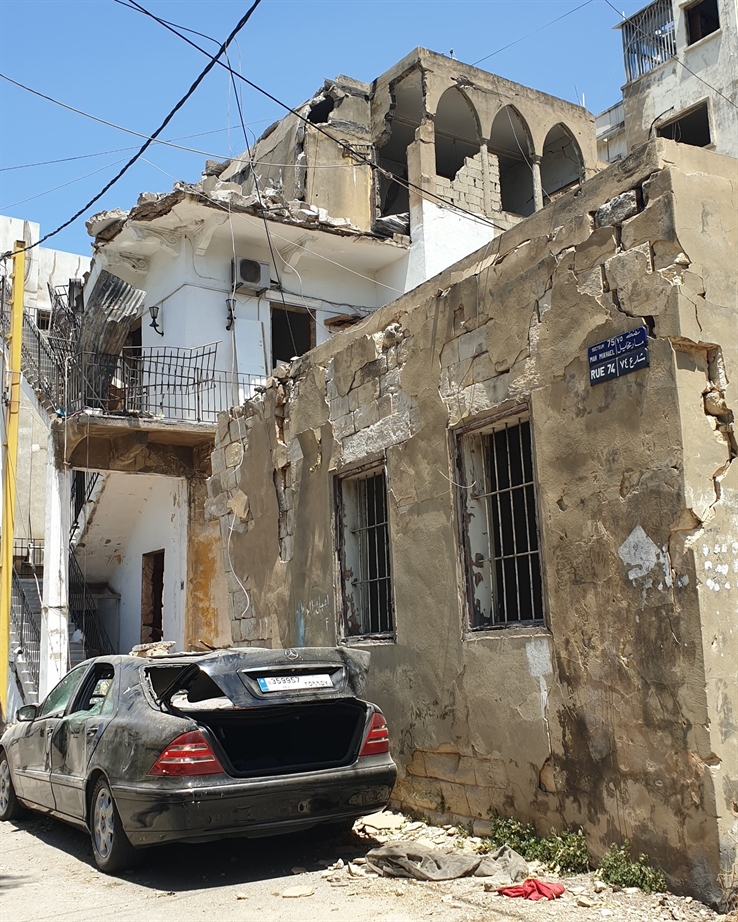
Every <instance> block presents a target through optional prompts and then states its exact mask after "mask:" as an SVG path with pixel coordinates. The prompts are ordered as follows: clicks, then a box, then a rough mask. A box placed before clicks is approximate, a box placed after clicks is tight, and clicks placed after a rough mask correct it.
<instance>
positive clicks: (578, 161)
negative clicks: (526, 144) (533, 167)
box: [541, 122, 584, 201]
mask: <svg viewBox="0 0 738 922" xmlns="http://www.w3.org/2000/svg"><path fill="white" fill-rule="evenodd" d="M583 177H584V160H583V158H582V152H581V150H580V149H579V145H578V144H577V142H576V141H575V139H574V136H573V135H572V133H571V132H570V131H569V129H568V128H567V127H566V125H563V124H562V123H561V122H559V123H558V124H556V125H554V126H553V128H551V130H550V131H549V132H548V134H547V135H546V140H545V141H544V142H543V155H542V157H541V185H542V186H543V196H544V201H550V200H551V198H552V197H553V196H555V195H556V193H557V192H561V191H562V190H564V189H568V188H569V187H570V186H572V185H574V184H575V183H579V182H580V180H581V179H582V178H583Z"/></svg>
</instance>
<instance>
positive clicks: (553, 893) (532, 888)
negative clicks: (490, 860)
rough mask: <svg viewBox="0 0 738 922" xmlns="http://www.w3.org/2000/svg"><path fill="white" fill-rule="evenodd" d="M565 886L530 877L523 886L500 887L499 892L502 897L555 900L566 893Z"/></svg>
mask: <svg viewBox="0 0 738 922" xmlns="http://www.w3.org/2000/svg"><path fill="white" fill-rule="evenodd" d="M564 889H565V887H564V885H563V884H546V883H544V882H543V881H542V880H536V879H535V877H529V878H528V880H524V881H523V883H522V884H514V885H513V886H512V887H498V888H497V892H498V893H500V894H502V896H522V898H523V899H524V900H555V899H556V898H557V897H559V896H561V894H562V893H563V892H564Z"/></svg>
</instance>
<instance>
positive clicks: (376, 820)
mask: <svg viewBox="0 0 738 922" xmlns="http://www.w3.org/2000/svg"><path fill="white" fill-rule="evenodd" d="M360 822H361V823H363V825H364V826H370V827H371V828H372V829H399V828H400V826H403V825H404V824H405V817H404V816H402V814H400V813H384V812H382V813H371V814H370V815H369V816H363V817H362V818H361V820H360Z"/></svg>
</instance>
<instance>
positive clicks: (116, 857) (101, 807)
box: [90, 778, 136, 874]
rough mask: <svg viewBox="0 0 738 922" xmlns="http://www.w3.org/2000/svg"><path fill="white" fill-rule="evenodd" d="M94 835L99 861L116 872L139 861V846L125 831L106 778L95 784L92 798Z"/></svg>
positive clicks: (109, 870) (92, 836) (91, 808)
mask: <svg viewBox="0 0 738 922" xmlns="http://www.w3.org/2000/svg"><path fill="white" fill-rule="evenodd" d="M90 838H91V839H92V854H93V855H94V856H95V864H97V866H98V867H99V868H100V870H101V871H106V872H107V873H108V874H115V873H117V872H118V871H124V870H125V869H126V868H129V867H131V866H132V865H133V864H134V863H135V859H136V850H135V848H134V847H133V846H132V845H131V843H130V842H129V841H128V837H127V836H126V834H125V832H124V831H123V824H122V823H121V821H120V815H119V813H118V808H117V807H116V806H115V801H114V800H113V795H112V794H111V792H110V787H109V786H108V783H107V781H106V780H105V779H104V778H100V780H99V781H98V782H97V784H96V785H95V790H94V791H93V792H92V800H91V801H90Z"/></svg>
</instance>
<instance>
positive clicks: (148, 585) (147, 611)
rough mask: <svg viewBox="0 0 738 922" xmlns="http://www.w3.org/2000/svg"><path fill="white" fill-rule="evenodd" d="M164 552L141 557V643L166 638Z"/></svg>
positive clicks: (152, 552)
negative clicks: (164, 624) (163, 616)
mask: <svg viewBox="0 0 738 922" xmlns="http://www.w3.org/2000/svg"><path fill="white" fill-rule="evenodd" d="M163 602H164V551H151V552H150V553H148V554H143V555H142V557H141V643H155V642H156V641H158V640H161V639H162V638H163V636H164V631H163V624H162V614H163Z"/></svg>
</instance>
